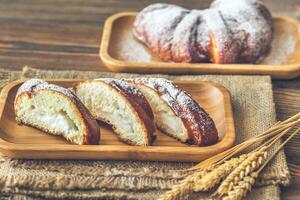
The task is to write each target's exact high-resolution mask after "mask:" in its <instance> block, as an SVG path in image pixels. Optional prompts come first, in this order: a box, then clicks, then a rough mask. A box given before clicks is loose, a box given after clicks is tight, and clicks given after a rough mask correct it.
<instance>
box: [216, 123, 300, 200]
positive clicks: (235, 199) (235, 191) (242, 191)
mask: <svg viewBox="0 0 300 200" xmlns="http://www.w3.org/2000/svg"><path fill="white" fill-rule="evenodd" d="M299 131H300V128H298V129H297V130H295V131H294V132H293V133H292V134H291V135H290V136H289V137H288V138H287V139H286V140H285V141H284V142H283V143H282V144H281V145H280V146H279V147H278V148H277V149H276V150H275V152H274V153H273V154H272V155H271V156H270V157H269V158H268V160H266V162H264V164H263V165H262V166H261V167H260V168H259V169H258V170H257V171H255V172H252V173H251V174H250V175H248V176H246V177H244V178H243V180H240V181H239V182H238V184H237V185H235V186H233V188H232V189H231V190H227V192H226V193H224V194H223V195H224V196H223V197H222V199H223V200H241V199H242V198H243V197H245V196H246V195H247V193H248V192H249V191H250V190H251V189H252V187H253V185H254V183H255V180H256V178H257V176H258V175H259V173H260V172H261V171H262V170H263V169H264V168H265V167H266V165H267V164H268V163H269V162H270V161H271V160H272V158H274V156H275V155H276V154H277V153H278V152H279V150H280V149H282V147H283V146H284V145H285V144H286V143H287V142H288V141H289V140H290V139H292V138H293V137H294V136H295V135H296V134H298V133H299ZM273 142H274V140H273ZM273 142H271V143H273Z"/></svg>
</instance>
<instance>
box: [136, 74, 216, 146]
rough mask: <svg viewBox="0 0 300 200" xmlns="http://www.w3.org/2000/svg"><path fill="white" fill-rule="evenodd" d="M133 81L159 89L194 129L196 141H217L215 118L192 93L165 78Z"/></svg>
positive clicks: (175, 110)
mask: <svg viewBox="0 0 300 200" xmlns="http://www.w3.org/2000/svg"><path fill="white" fill-rule="evenodd" d="M132 81H133V82H136V83H142V84H144V85H146V86H148V87H150V88H152V89H154V90H155V91H157V92H158V94H159V95H160V97H161V98H162V99H163V100H165V101H166V102H167V104H168V105H169V106H170V108H171V109H172V110H173V111H174V112H175V113H176V115H177V116H178V117H180V118H181V119H183V122H184V123H185V124H188V127H187V128H188V130H191V131H192V134H193V137H194V140H195V141H194V142H196V143H197V142H203V143H202V144H205V143H209V142H212V141H214V142H216V139H217V138H218V136H217V130H216V127H215V124H214V122H213V120H212V119H211V118H210V117H209V115H208V114H207V113H206V112H205V111H204V109H202V108H201V107H200V105H199V104H198V103H197V102H196V101H195V100H194V99H193V98H192V97H191V95H190V94H188V93H187V92H185V91H184V90H182V89H181V88H180V87H178V86H177V85H175V84H173V82H171V81H169V80H166V79H163V78H137V79H133V80H132ZM212 138H214V139H212Z"/></svg>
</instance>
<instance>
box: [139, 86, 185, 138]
mask: <svg viewBox="0 0 300 200" xmlns="http://www.w3.org/2000/svg"><path fill="white" fill-rule="evenodd" d="M137 86H138V87H139V89H140V90H141V91H142V93H143V94H144V96H145V97H146V99H147V101H148V102H149V104H150V106H151V108H152V110H153V112H154V120H155V123H156V125H157V127H158V128H159V129H161V130H162V131H164V132H165V133H167V134H168V135H171V136H173V137H175V138H178V139H179V140H180V141H182V142H186V141H187V140H188V134H187V130H186V128H185V126H184V124H183V122H182V120H181V119H180V118H179V117H177V116H176V115H175V113H174V111H173V110H172V109H171V108H170V106H169V105H168V104H167V102H165V101H164V100H163V99H162V98H161V97H160V96H159V95H158V94H157V92H156V91H155V90H153V89H152V88H149V87H147V86H144V85H142V84H137Z"/></svg>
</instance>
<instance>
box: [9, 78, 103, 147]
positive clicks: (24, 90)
mask: <svg viewBox="0 0 300 200" xmlns="http://www.w3.org/2000/svg"><path fill="white" fill-rule="evenodd" d="M40 91H48V92H52V93H56V94H58V95H62V96H63V97H65V99H66V100H67V101H69V104H70V105H71V106H72V107H73V108H74V110H75V112H76V115H77V116H79V117H80V119H81V121H82V122H83V123H84V125H85V126H84V129H85V130H84V133H83V134H84V137H83V141H82V144H99V141H100V128H99V126H98V124H97V121H96V120H95V119H94V118H93V117H92V115H91V114H90V112H89V111H88V109H87V108H86V107H85V106H84V105H83V103H82V102H81V101H80V99H79V98H78V97H77V96H76V95H75V94H73V92H71V91H70V90H68V89H66V88H63V87H60V86H57V85H53V84H48V83H47V82H45V81H43V80H39V79H31V80H28V81H27V82H25V83H24V84H23V85H22V86H21V87H20V88H19V89H18V92H17V95H16V97H15V106H14V108H15V113H17V112H18V110H17V105H18V104H19V103H20V101H21V99H22V98H21V97H22V96H24V95H26V96H27V98H32V97H34V95H36V94H37V93H38V92H40ZM16 120H17V122H18V123H22V124H26V125H29V126H32V127H36V128H38V129H41V130H42V131H44V132H47V133H49V134H53V133H52V132H51V131H50V130H48V129H47V128H45V127H41V126H34V125H32V124H28V123H25V122H23V121H21V120H20V119H18V118H17V117H16ZM57 134H61V135H63V134H62V133H55V135H57ZM66 139H67V140H69V139H68V138H66ZM69 141H70V140H69ZM70 142H72V143H74V141H70Z"/></svg>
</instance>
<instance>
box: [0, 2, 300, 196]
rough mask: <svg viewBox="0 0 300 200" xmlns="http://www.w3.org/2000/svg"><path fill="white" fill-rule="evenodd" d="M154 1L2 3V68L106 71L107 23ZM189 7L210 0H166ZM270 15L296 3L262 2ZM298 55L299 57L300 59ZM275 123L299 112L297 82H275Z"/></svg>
mask: <svg viewBox="0 0 300 200" xmlns="http://www.w3.org/2000/svg"><path fill="white" fill-rule="evenodd" d="M153 2H159V1H156V0H155V1H154V0H134V1H133V0H132V1H129V0H85V1H83V0H73V1H70V0H53V1H50V0H43V1H40V0H27V1H21V0H1V1H0V67H5V68H7V69H14V70H17V69H21V68H22V67H23V66H24V65H29V66H31V67H37V68H47V69H64V70H66V69H70V70H71V69H75V70H97V71H107V69H106V68H105V66H104V65H103V64H102V63H101V61H100V59H99V57H98V50H99V49H98V48H99V43H100V37H101V33H102V26H103V23H104V21H105V19H106V18H107V17H108V16H110V15H111V14H113V13H116V12H120V11H138V10H140V9H141V8H143V7H145V6H146V5H148V4H150V3H153ZM166 2H169V3H175V4H178V5H182V6H185V7H187V8H192V7H194V8H196V7H197V8H205V7H207V6H208V5H209V2H210V0H202V1H199V0H188V1H187V0H186V1H185V0H173V1H171V0H169V1H166ZM265 2H266V3H267V5H268V7H269V8H270V9H271V10H272V12H273V14H274V13H276V14H278V13H279V14H287V15H292V16H297V15H298V17H299V13H300V1H299V0H289V1H280V0H276V1H274V0H273V1H272V0H266V1H265ZM299 56H300V55H299ZM273 85H274V98H275V103H276V109H277V115H278V119H279V120H281V119H285V118H286V117H288V116H290V115H292V114H294V113H296V112H299V111H300V104H299V102H300V78H297V79H294V80H289V81H273ZM299 191H300V185H296V184H292V185H291V186H290V187H289V188H287V189H283V194H282V197H283V199H295V200H296V199H299V198H300V197H299V196H300V192H299Z"/></svg>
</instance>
